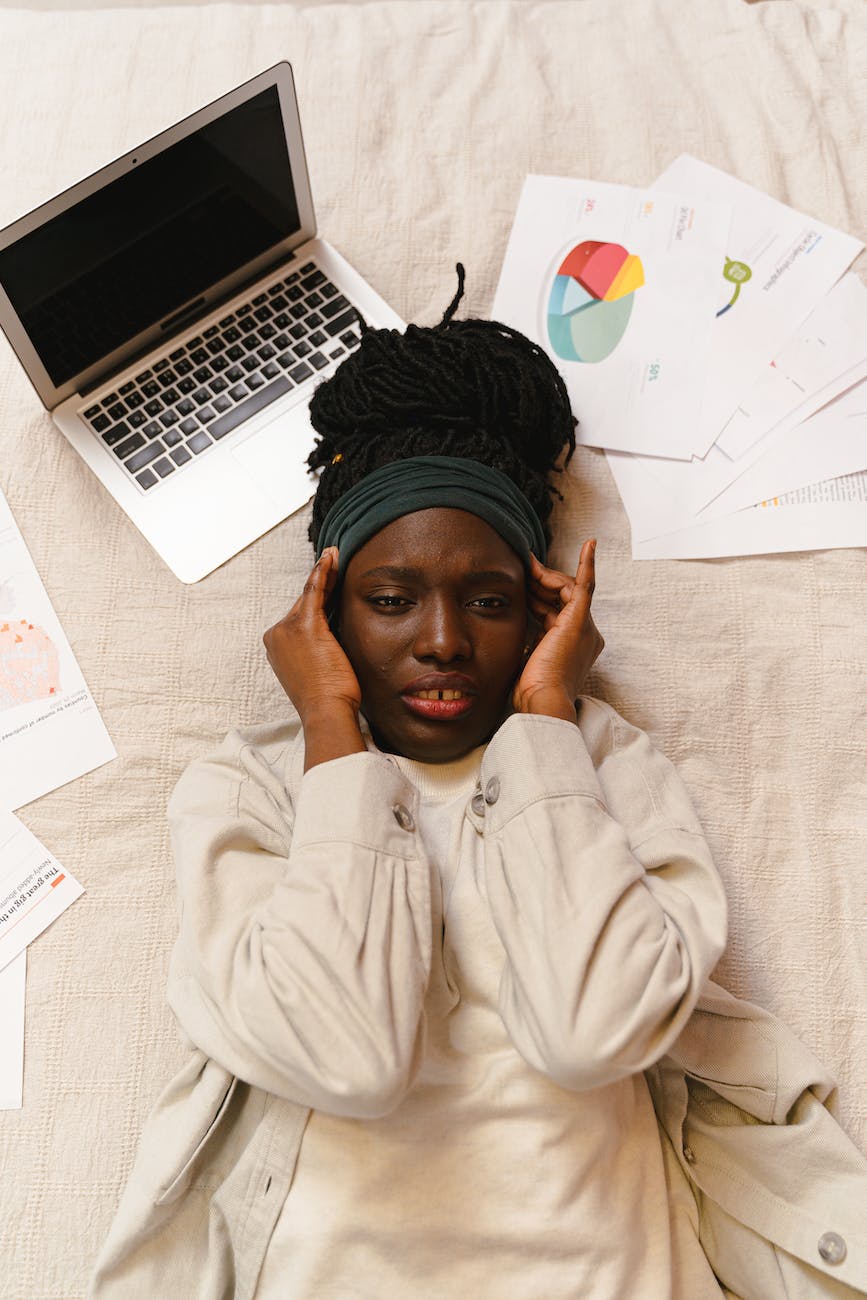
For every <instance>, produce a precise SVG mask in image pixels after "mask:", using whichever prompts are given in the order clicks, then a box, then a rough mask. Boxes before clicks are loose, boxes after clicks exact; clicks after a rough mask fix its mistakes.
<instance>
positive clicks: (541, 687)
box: [512, 539, 605, 722]
mask: <svg viewBox="0 0 867 1300" xmlns="http://www.w3.org/2000/svg"><path fill="white" fill-rule="evenodd" d="M595 556H596V541H595V539H594V540H592V541H589V542H585V543H584V545H583V546H582V547H581V555H580V557H579V560H578V572H577V573H576V574H575V577H574V578H569V577H567V575H566V574H565V573H558V572H557V571H556V570H555V569H547V568H545V566H544V565H543V564H540V562H539V561H538V560H537V559H536V557H535V556H531V557H530V585H529V591H528V596H527V603H528V605H529V608H530V612H531V613H532V614H533V616H534V617H535V618H536V620H537V621H538V623H539V624H540V626H541V629H542V634H541V637H540V639H539V640H538V642H537V643H536V648H535V649H534V650H533V653H532V654H531V655H530V658H529V659H528V660H527V662H526V664H525V665H524V670H523V672H522V673H521V676H520V678H519V679H518V683H517V685H516V686H515V690H514V693H513V696H512V699H513V703H514V705H515V708H516V709H517V710H518V712H520V713H545V714H548V715H549V716H550V717H554V718H566V719H567V720H569V721H571V722H574V721H575V720H576V714H575V699H576V697H577V696H578V695H579V694H580V692H581V688H582V686H583V685H584V679H585V678H586V676H587V674H588V672H589V671H590V669H591V668H592V666H593V664H594V662H595V661H596V659H597V658H598V656H599V655H600V654H601V652H602V649H603V647H604V645H605V642H604V641H603V639H602V637H601V636H600V634H599V631H598V629H597V627H596V624H595V623H594V622H593V617H592V615H591V613H590V602H591V600H592V599H593V590H594V588H595V586H596V569H595Z"/></svg>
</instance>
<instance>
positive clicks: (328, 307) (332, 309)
mask: <svg viewBox="0 0 867 1300" xmlns="http://www.w3.org/2000/svg"><path fill="white" fill-rule="evenodd" d="M348 306H349V303H348V302H347V301H346V299H345V298H344V296H343V294H342V293H339V294H338V295H337V297H336V298H331V299H329V301H328V302H326V303H323V304H322V315H323V316H324V317H325V319H326V320H331V317H332V316H336V315H337V313H338V312H339V311H342V310H343V308H344V307H348Z"/></svg>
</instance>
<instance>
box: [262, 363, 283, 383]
mask: <svg viewBox="0 0 867 1300" xmlns="http://www.w3.org/2000/svg"><path fill="white" fill-rule="evenodd" d="M279 373H280V367H279V366H278V365H277V362H276V361H269V362H268V364H267V366H263V367H262V374H263V375H264V376H265V378H266V379H273V378H274V376H275V375H279Z"/></svg>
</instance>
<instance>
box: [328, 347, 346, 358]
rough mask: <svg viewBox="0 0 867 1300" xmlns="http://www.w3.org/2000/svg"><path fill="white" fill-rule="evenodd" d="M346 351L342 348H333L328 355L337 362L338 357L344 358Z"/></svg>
mask: <svg viewBox="0 0 867 1300" xmlns="http://www.w3.org/2000/svg"><path fill="white" fill-rule="evenodd" d="M344 351H345V349H344V348H341V347H337V348H332V349H331V351H330V352H329V353H328V355H329V357H330V358H331V360H332V361H336V360H337V358H338V357H342V356H343V353H344Z"/></svg>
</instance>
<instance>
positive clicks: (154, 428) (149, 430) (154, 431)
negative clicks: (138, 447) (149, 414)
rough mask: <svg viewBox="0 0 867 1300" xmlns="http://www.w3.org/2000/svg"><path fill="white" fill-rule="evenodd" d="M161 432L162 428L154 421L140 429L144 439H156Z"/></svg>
mask: <svg viewBox="0 0 867 1300" xmlns="http://www.w3.org/2000/svg"><path fill="white" fill-rule="evenodd" d="M162 431H163V426H162V425H161V424H158V423H157V421H156V420H151V422H150V424H146V425H145V427H144V428H143V429H142V433H143V434H144V436H145V437H146V438H156V437H157V436H158V434H161V433H162Z"/></svg>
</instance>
